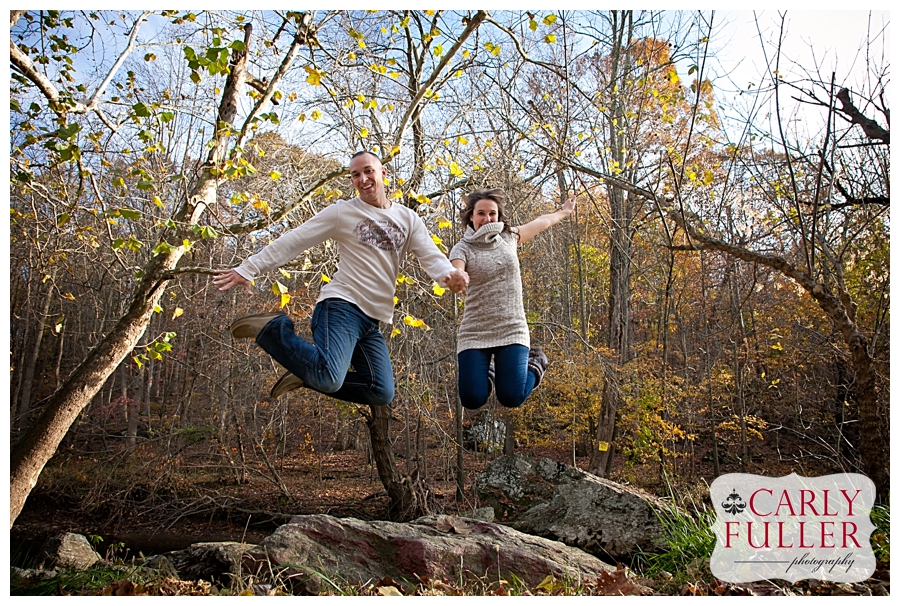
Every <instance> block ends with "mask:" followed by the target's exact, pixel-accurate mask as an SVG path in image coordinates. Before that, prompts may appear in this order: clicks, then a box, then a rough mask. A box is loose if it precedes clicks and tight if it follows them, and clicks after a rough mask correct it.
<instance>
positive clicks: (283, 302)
mask: <svg viewBox="0 0 900 606" xmlns="http://www.w3.org/2000/svg"><path fill="white" fill-rule="evenodd" d="M290 302H291V295H289V294H287V293H284V294H283V295H281V307H284V306H285V305H287V304H288V303H290Z"/></svg>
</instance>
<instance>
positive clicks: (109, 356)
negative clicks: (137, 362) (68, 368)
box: [9, 248, 183, 527]
mask: <svg viewBox="0 0 900 606" xmlns="http://www.w3.org/2000/svg"><path fill="white" fill-rule="evenodd" d="M182 254H183V249H182V248H178V249H174V251H173V252H171V253H169V254H166V255H160V256H159V257H156V258H155V259H154V260H153V261H151V262H150V267H149V268H148V269H147V270H146V273H145V274H144V278H143V279H142V280H141V283H140V284H139V285H138V288H137V290H136V292H135V294H134V295H133V296H132V302H131V305H130V307H129V309H128V312H127V313H126V314H125V315H124V316H122V318H120V319H119V321H118V322H116V324H115V326H113V328H112V329H111V330H110V331H109V333H107V335H106V336H105V337H104V338H103V340H102V341H100V342H99V343H98V344H97V345H96V347H94V348H93V349H92V350H91V351H90V352H89V353H88V355H87V358H85V360H84V362H82V363H81V364H79V365H78V367H77V368H76V369H75V370H74V371H73V372H72V374H71V375H69V377H68V378H67V379H66V380H65V382H63V384H62V386H61V387H60V388H59V390H57V391H56V393H54V394H53V395H52V396H50V398H49V399H48V400H47V401H46V403H45V404H44V406H43V408H42V410H41V414H40V415H39V416H38V418H37V419H36V420H35V422H34V423H33V424H32V425H31V427H29V428H28V431H27V432H26V433H25V435H24V436H22V439H21V440H19V442H18V443H17V444H16V445H15V446H14V447H13V449H12V453H11V455H10V484H9V491H10V503H9V504H10V520H9V525H10V527H12V525H13V523H14V522H15V521H16V518H17V517H18V515H19V513H20V512H21V511H22V507H23V506H24V505H25V499H27V498H28V495H29V493H31V490H32V489H33V488H34V486H35V485H36V484H37V480H38V476H39V475H40V473H41V471H42V470H43V469H44V465H46V464H47V461H49V460H50V457H52V456H53V455H54V453H55V452H56V449H57V447H58V446H59V443H60V442H61V441H62V439H63V437H64V436H65V435H66V432H67V431H68V430H69V427H71V425H72V423H74V422H75V419H76V418H78V415H79V414H80V413H81V411H82V410H83V409H84V408H85V407H86V406H87V405H88V404H90V402H91V399H92V398H93V397H94V396H95V395H96V394H97V392H98V391H99V390H100V388H101V387H103V384H104V383H105V382H106V380H107V379H108V378H109V376H110V375H111V374H112V373H113V371H114V370H115V369H116V367H118V366H119V363H120V362H121V361H122V360H123V359H124V358H125V356H127V355H128V354H129V353H130V352H131V351H132V350H133V349H134V346H135V345H136V344H137V342H138V339H140V338H141V336H143V334H144V332H145V331H146V329H147V324H148V322H149V320H150V316H151V315H152V314H153V307H154V306H155V305H156V304H157V303H159V299H160V297H161V296H162V294H163V290H164V288H165V285H166V283H167V280H162V279H158V278H157V277H156V276H158V275H159V274H160V273H161V272H162V270H163V269H171V268H172V267H174V265H175V264H176V263H177V262H178V260H179V259H180V258H181V255H182Z"/></svg>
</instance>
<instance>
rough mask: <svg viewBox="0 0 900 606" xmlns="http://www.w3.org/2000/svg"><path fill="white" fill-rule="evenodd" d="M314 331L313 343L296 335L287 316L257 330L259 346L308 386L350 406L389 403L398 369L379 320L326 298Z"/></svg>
mask: <svg viewBox="0 0 900 606" xmlns="http://www.w3.org/2000/svg"><path fill="white" fill-rule="evenodd" d="M310 329H311V330H312V335H313V343H314V345H311V344H310V343H308V342H306V341H305V340H304V339H301V338H300V337H298V336H297V334H296V333H295V332H294V323H293V321H291V319H290V318H289V317H288V316H278V317H276V318H274V319H272V320H271V321H270V322H269V323H268V324H266V325H265V327H263V329H262V330H261V331H259V334H258V335H257V336H256V342H257V343H258V344H259V346H260V347H262V348H263V349H264V350H266V352H267V353H268V354H269V355H270V356H272V357H273V358H275V361H277V362H278V363H279V364H281V365H282V366H284V367H285V368H286V369H287V370H289V371H291V372H292V373H293V374H295V375H296V376H298V377H299V378H300V379H302V380H303V383H304V384H305V386H306V387H309V388H311V389H314V390H316V391H319V392H321V393H324V394H327V395H329V396H331V397H333V398H337V399H339V400H345V401H347V402H356V403H358V404H371V405H374V406H387V405H388V404H390V403H391V400H393V399H394V371H393V368H391V358H390V354H389V353H388V349H387V344H386V343H385V341H384V336H382V334H381V331H380V330H379V329H378V321H377V320H374V319H372V318H370V317H369V316H367V315H366V314H364V313H363V312H362V311H361V310H360V309H359V308H358V307H357V306H356V305H354V304H353V303H350V302H348V301H345V300H343V299H323V300H322V301H319V302H318V303H317V304H316V309H315V311H313V315H312V321H311V322H310ZM351 365H352V366H353V370H352V371H351V370H350V366H351Z"/></svg>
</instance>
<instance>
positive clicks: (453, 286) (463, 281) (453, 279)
mask: <svg viewBox="0 0 900 606" xmlns="http://www.w3.org/2000/svg"><path fill="white" fill-rule="evenodd" d="M444 283H445V284H446V285H447V288H449V289H450V290H452V291H453V292H463V291H464V290H466V287H467V286H468V285H469V274H467V273H466V272H464V271H463V270H461V269H454V270H453V271H451V272H450V273H449V274H447V276H446V277H445V278H444Z"/></svg>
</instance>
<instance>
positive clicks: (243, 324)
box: [231, 311, 285, 339]
mask: <svg viewBox="0 0 900 606" xmlns="http://www.w3.org/2000/svg"><path fill="white" fill-rule="evenodd" d="M283 315H285V314H284V313H282V312H280V311H270V312H268V313H264V314H254V315H252V316H244V317H243V318H239V319H237V320H235V321H234V323H233V324H232V325H231V336H232V337H234V338H235V339H255V338H256V335H258V334H259V331H261V330H262V329H263V326H265V325H266V324H268V323H269V322H270V321H271V320H272V319H273V318H277V317H278V316H283Z"/></svg>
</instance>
